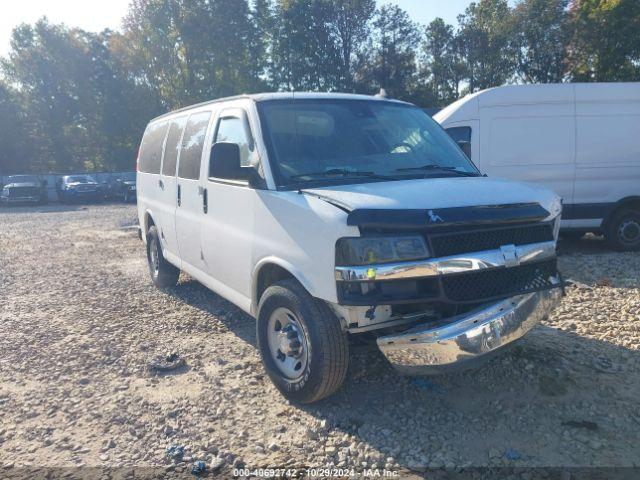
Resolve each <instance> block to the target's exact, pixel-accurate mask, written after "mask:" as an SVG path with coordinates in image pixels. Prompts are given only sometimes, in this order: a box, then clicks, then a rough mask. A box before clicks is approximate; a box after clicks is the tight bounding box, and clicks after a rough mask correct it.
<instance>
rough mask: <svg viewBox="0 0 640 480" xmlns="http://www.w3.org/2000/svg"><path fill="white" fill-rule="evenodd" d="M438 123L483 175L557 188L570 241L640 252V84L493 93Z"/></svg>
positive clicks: (465, 102) (451, 109)
mask: <svg viewBox="0 0 640 480" xmlns="http://www.w3.org/2000/svg"><path fill="white" fill-rule="evenodd" d="M434 119H435V120H436V121H437V122H438V123H440V124H441V125H442V126H443V127H444V128H445V129H446V131H447V132H449V133H450V134H451V135H452V136H453V137H454V138H455V140H456V141H458V142H459V143H460V146H461V147H462V148H463V149H464V150H465V153H467V155H468V156H469V157H470V158H471V160H472V161H473V162H474V163H475V164H476V166H477V167H478V168H479V169H480V171H482V172H483V173H487V174H489V175H490V176H494V175H495V176H500V177H504V178H509V179H512V180H519V181H526V182H532V183H537V184H540V185H544V186H546V187H549V188H551V189H553V190H555V192H556V193H558V195H560V196H561V197H562V199H563V203H564V208H563V212H562V231H563V233H562V235H563V236H573V237H576V238H577V237H581V236H582V235H583V234H584V233H585V232H594V233H598V234H600V233H602V234H604V235H605V237H606V239H607V241H608V242H609V244H610V245H611V246H612V247H614V248H616V249H618V250H640V83H638V82H636V83H632V82H630V83H566V84H559V85H554V84H548V85H510V86H504V87H497V88H491V89H489V90H483V91H481V92H477V93H474V94H471V95H468V96H466V97H464V98H462V99H460V100H458V101H457V102H455V103H453V104H451V105H449V106H448V107H447V108H445V109H444V110H442V111H440V112H438V113H437V114H436V115H435V116H434Z"/></svg>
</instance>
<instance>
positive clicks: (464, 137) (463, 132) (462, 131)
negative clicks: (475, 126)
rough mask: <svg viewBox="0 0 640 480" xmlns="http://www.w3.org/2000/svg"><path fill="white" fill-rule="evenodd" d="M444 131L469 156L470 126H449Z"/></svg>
mask: <svg viewBox="0 0 640 480" xmlns="http://www.w3.org/2000/svg"><path fill="white" fill-rule="evenodd" d="M445 131H446V132H447V133H448V134H449V136H450V137H451V138H453V139H454V140H455V142H456V143H457V144H458V146H459V147H460V148H461V149H462V151H463V152H464V154H465V155H466V156H467V157H469V158H471V127H451V128H446V129H445Z"/></svg>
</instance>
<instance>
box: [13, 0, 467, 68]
mask: <svg viewBox="0 0 640 480" xmlns="http://www.w3.org/2000/svg"><path fill="white" fill-rule="evenodd" d="M1 1H2V3H3V4H4V5H2V9H1V10H0V12H1V14H0V55H2V56H3V55H6V54H7V52H8V51H9V39H10V37H11V31H12V30H13V28H14V27H15V26H17V25H19V24H20V23H23V22H26V23H33V22H35V21H36V20H37V19H38V18H40V17H42V16H47V17H48V18H49V20H50V21H51V22H52V23H65V24H67V25H68V26H72V27H80V28H82V29H84V30H88V31H100V30H103V29H105V28H111V29H113V30H118V29H120V25H121V20H122V17H123V16H124V14H125V13H126V11H127V6H128V5H129V0H107V1H105V0H17V1H11V2H9V1H7V0H1ZM378 3H379V4H382V3H396V4H398V5H400V7H401V8H403V9H404V10H406V11H407V12H408V13H409V15H410V16H411V18H413V20H414V21H417V22H419V23H422V24H427V23H429V22H430V21H431V20H433V19H434V18H435V17H442V18H444V19H445V21H447V22H448V23H452V24H455V22H456V17H457V16H458V14H460V13H462V12H463V11H464V9H465V8H466V7H467V5H469V3H471V0H385V1H381V0H378Z"/></svg>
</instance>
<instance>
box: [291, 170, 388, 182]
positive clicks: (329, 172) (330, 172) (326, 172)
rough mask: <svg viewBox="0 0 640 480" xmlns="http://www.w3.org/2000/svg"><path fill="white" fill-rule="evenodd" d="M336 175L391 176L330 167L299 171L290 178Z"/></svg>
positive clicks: (349, 176) (343, 176)
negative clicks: (314, 170)
mask: <svg viewBox="0 0 640 480" xmlns="http://www.w3.org/2000/svg"><path fill="white" fill-rule="evenodd" d="M334 175H342V177H341V178H351V177H356V178H357V177H367V178H384V179H387V178H389V177H386V176H384V175H378V174H377V173H375V172H369V171H361V170H351V169H349V168H330V169H328V170H324V171H322V172H307V173H299V174H297V175H291V176H290V177H289V178H290V179H292V180H293V179H298V178H302V177H331V176H334Z"/></svg>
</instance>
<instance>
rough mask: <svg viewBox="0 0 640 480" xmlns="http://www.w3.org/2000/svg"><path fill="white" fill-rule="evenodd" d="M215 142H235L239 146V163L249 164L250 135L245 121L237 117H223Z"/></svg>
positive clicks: (245, 165) (242, 164)
mask: <svg viewBox="0 0 640 480" xmlns="http://www.w3.org/2000/svg"><path fill="white" fill-rule="evenodd" d="M217 142H229V143H236V144H238V146H239V147H240V165H241V166H243V167H248V166H250V161H249V155H250V154H251V150H252V149H253V145H252V142H251V137H250V135H249V133H248V132H247V129H246V127H245V122H244V121H243V120H242V119H240V118H238V117H225V118H223V119H222V120H220V124H219V125H218V132H217V134H216V143H217Z"/></svg>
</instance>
